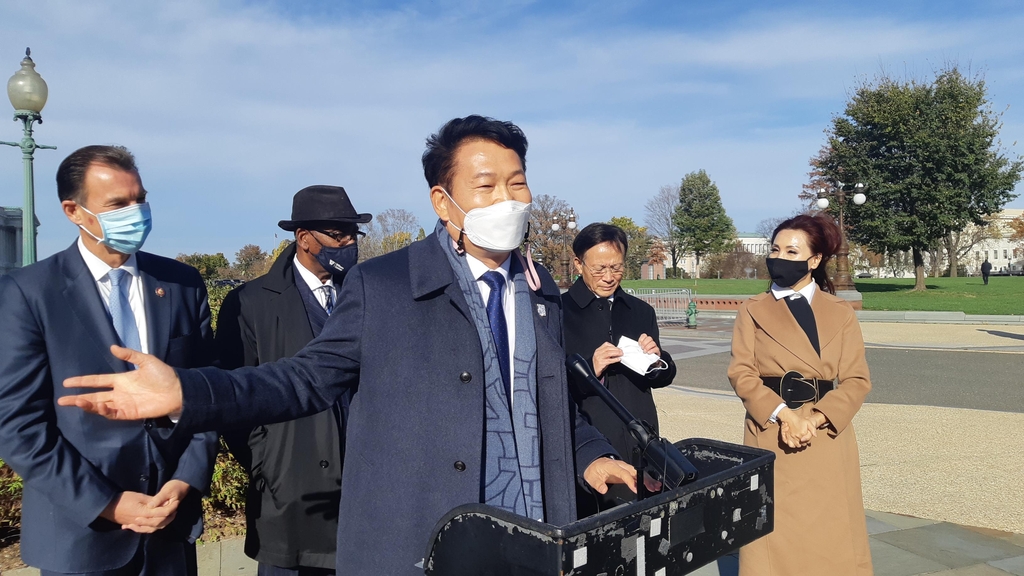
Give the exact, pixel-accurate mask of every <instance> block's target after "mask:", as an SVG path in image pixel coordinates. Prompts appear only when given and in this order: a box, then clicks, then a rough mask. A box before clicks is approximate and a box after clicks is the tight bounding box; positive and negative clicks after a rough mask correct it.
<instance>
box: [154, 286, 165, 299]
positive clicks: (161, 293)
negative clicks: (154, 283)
mask: <svg viewBox="0 0 1024 576" xmlns="http://www.w3.org/2000/svg"><path fill="white" fill-rule="evenodd" d="M164 294H166V292H164V289H163V288H157V289H156V295H157V296H159V297H160V298H163V297H164Z"/></svg>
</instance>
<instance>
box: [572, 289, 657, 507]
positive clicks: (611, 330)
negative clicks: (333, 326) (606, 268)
mask: <svg viewBox="0 0 1024 576" xmlns="http://www.w3.org/2000/svg"><path fill="white" fill-rule="evenodd" d="M614 300H615V301H614V304H613V305H612V306H611V307H609V306H608V301H607V300H606V299H604V298H597V297H596V296H595V295H594V293H593V292H591V291H590V288H588V287H587V285H586V284H585V283H584V282H583V279H582V278H580V279H579V280H577V281H576V283H575V284H573V285H572V287H571V288H570V289H569V291H568V292H566V293H565V294H563V295H562V310H563V315H564V323H565V353H566V354H574V353H577V354H580V355H581V356H583V358H584V359H586V360H587V363H588V364H590V368H591V369H593V368H594V366H593V358H594V351H595V350H597V349H598V348H599V347H600V346H601V345H602V344H604V343H605V342H611V343H612V344H615V345H618V343H619V338H621V337H622V336H626V337H629V338H632V339H633V340H639V339H640V335H641V334H647V335H648V336H650V337H651V338H654V341H655V342H657V343H658V347H659V348H660V347H661V340H660V338H659V335H658V319H657V317H656V316H655V314H654V308H651V306H650V305H649V304H647V303H646V302H644V301H642V300H640V299H638V298H634V297H633V296H630V295H629V294H626V293H625V292H624V291H623V290H622V288H619V289H617V290H616V291H615V294H614ZM661 358H662V360H664V361H665V362H667V363H668V369H667V370H660V371H657V372H653V373H651V374H650V376H641V375H640V374H637V373H636V372H634V371H632V370H630V369H629V368H626V367H625V366H623V365H622V364H612V365H610V366H608V368H607V369H606V370H605V372H604V383H605V385H606V386H607V387H608V390H609V391H610V392H611V393H612V395H613V396H615V398H616V399H618V401H619V402H622V404H623V405H624V406H625V407H626V409H627V410H629V412H630V413H631V414H632V415H633V416H634V417H636V418H639V419H640V420H644V421H646V422H648V423H650V424H651V425H652V426H654V428H655V430H657V429H658V410H657V408H655V406H654V397H653V396H652V395H651V389H652V388H661V387H663V386H667V385H669V384H671V383H672V380H673V379H674V378H675V376H676V365H675V362H673V361H672V356H671V354H669V353H668V352H666V351H664V350H662V352H661ZM570 379H571V381H572V382H571V383H572V384H573V386H572V390H573V395H574V397H575V399H576V400H577V402H578V403H579V405H580V409H581V410H582V411H583V413H584V414H585V415H586V416H587V417H588V418H589V419H590V422H591V424H593V425H594V426H595V427H596V428H597V429H598V430H599V431H600V432H601V433H602V434H604V435H605V436H606V437H607V438H608V441H609V442H611V444H612V446H613V447H615V449H616V450H617V451H618V452H619V454H621V455H622V457H623V458H624V459H626V460H627V461H628V460H629V459H630V454H631V452H632V450H633V447H634V446H636V441H635V440H633V437H632V436H630V435H629V431H628V430H627V429H626V425H625V424H623V423H622V420H619V418H618V417H617V416H615V414H614V413H613V412H612V411H611V410H610V409H609V408H608V407H607V406H606V405H605V403H604V402H603V401H602V400H601V399H600V398H599V397H597V396H589V395H588V394H586V393H585V392H583V391H582V390H581V388H580V387H579V385H578V383H576V382H575V378H574V377H571V378H570ZM578 498H579V514H580V516H581V517H583V516H590V515H591V514H594V513H596V512H598V511H599V509H600V510H604V509H607V508H610V507H612V506H615V505H616V504H618V503H621V500H622V499H626V500H633V499H635V498H636V496H635V495H634V494H633V493H632V492H630V491H629V490H628V489H626V488H624V487H622V486H613V487H612V489H611V490H609V493H608V494H606V495H603V496H602V495H599V494H595V493H592V492H590V491H589V490H580V491H579V495H578Z"/></svg>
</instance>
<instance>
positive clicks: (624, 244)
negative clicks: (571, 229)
mask: <svg viewBox="0 0 1024 576" xmlns="http://www.w3.org/2000/svg"><path fill="white" fill-rule="evenodd" d="M605 242H612V243H614V244H618V245H619V248H621V249H622V255H623V256H625V255H626V251H627V250H628V249H629V241H628V240H627V239H626V233H625V232H624V231H623V230H622V228H619V227H618V226H613V225H611V224H605V223H604V222H595V223H593V224H589V225H587V227H586V228H584V229H583V230H580V233H579V234H577V235H576V239H575V240H573V241H572V253H573V254H575V255H576V257H577V258H579V259H580V260H583V255H584V254H586V253H587V251H588V250H590V249H591V248H593V247H594V246H597V245H598V244H604V243H605Z"/></svg>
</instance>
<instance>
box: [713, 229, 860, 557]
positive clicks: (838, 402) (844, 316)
mask: <svg viewBox="0 0 1024 576" xmlns="http://www.w3.org/2000/svg"><path fill="white" fill-rule="evenodd" d="M839 244H840V233H839V229H838V227H837V226H836V225H835V223H834V222H833V221H832V220H831V219H829V218H827V217H825V216H807V215H800V216H796V217H793V218H790V219H789V220H786V221H785V222H783V223H782V224H780V225H779V226H778V228H776V229H775V232H774V234H772V245H771V253H770V255H769V257H768V259H767V264H768V272H769V274H770V275H771V278H772V285H771V288H770V290H769V291H768V292H765V293H762V294H758V295H756V296H752V297H751V298H750V299H749V300H747V302H746V303H745V304H743V306H742V307H741V308H740V310H739V312H738V313H737V315H736V324H735V327H734V329H733V337H732V362H731V363H730V364H729V371H728V374H729V381H730V382H731V383H732V386H733V388H734V389H735V390H736V395H737V396H739V397H740V399H741V400H743V406H744V408H746V410H747V417H746V421H745V425H744V428H745V429H744V434H743V440H744V443H745V444H746V445H748V446H755V447H758V448H763V449H766V450H771V451H772V452H774V453H775V455H776V460H775V530H774V531H773V532H772V533H771V534H769V535H767V536H765V537H764V538H761V539H759V540H757V541H755V542H753V543H751V544H749V545H747V546H744V547H743V548H742V549H741V550H740V570H739V573H740V576H761V575H765V576H775V575H782V574H784V575H786V576H818V575H820V574H828V575H830V576H870V575H871V574H872V566H871V551H870V549H869V548H868V533H867V522H866V519H865V517H864V502H863V497H862V494H861V484H860V464H859V456H858V453H857V437H856V436H855V435H854V431H853V425H852V424H851V421H852V420H853V417H854V415H855V414H856V413H857V411H858V410H859V409H860V406H861V404H862V403H863V402H864V398H865V397H866V396H867V394H868V391H869V390H870V389H871V380H870V376H869V374H868V365H867V361H866V359H865V357H864V340H863V337H862V336H861V332H860V325H859V324H858V323H857V316H856V315H855V314H854V312H853V309H852V308H851V307H850V305H849V304H848V303H846V302H845V301H844V300H841V299H839V298H837V297H836V296H835V295H834V292H835V290H834V287H833V285H832V282H831V281H829V279H828V277H827V275H826V272H825V269H826V265H827V264H828V261H829V259H830V258H831V257H832V256H833V255H834V254H835V252H836V250H837V249H838V248H839Z"/></svg>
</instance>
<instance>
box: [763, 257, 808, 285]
mask: <svg viewBox="0 0 1024 576" xmlns="http://www.w3.org/2000/svg"><path fill="white" fill-rule="evenodd" d="M808 260H809V259H808ZM764 263H765V264H766V265H767V266H768V275H769V276H771V277H772V282H775V283H776V284H778V285H779V286H781V287H783V288H789V287H790V286H792V285H793V284H796V283H797V282H799V281H800V279H801V278H803V277H804V276H807V271H808V270H810V268H809V267H808V266H807V260H786V259H785V258H765V259H764Z"/></svg>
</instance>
